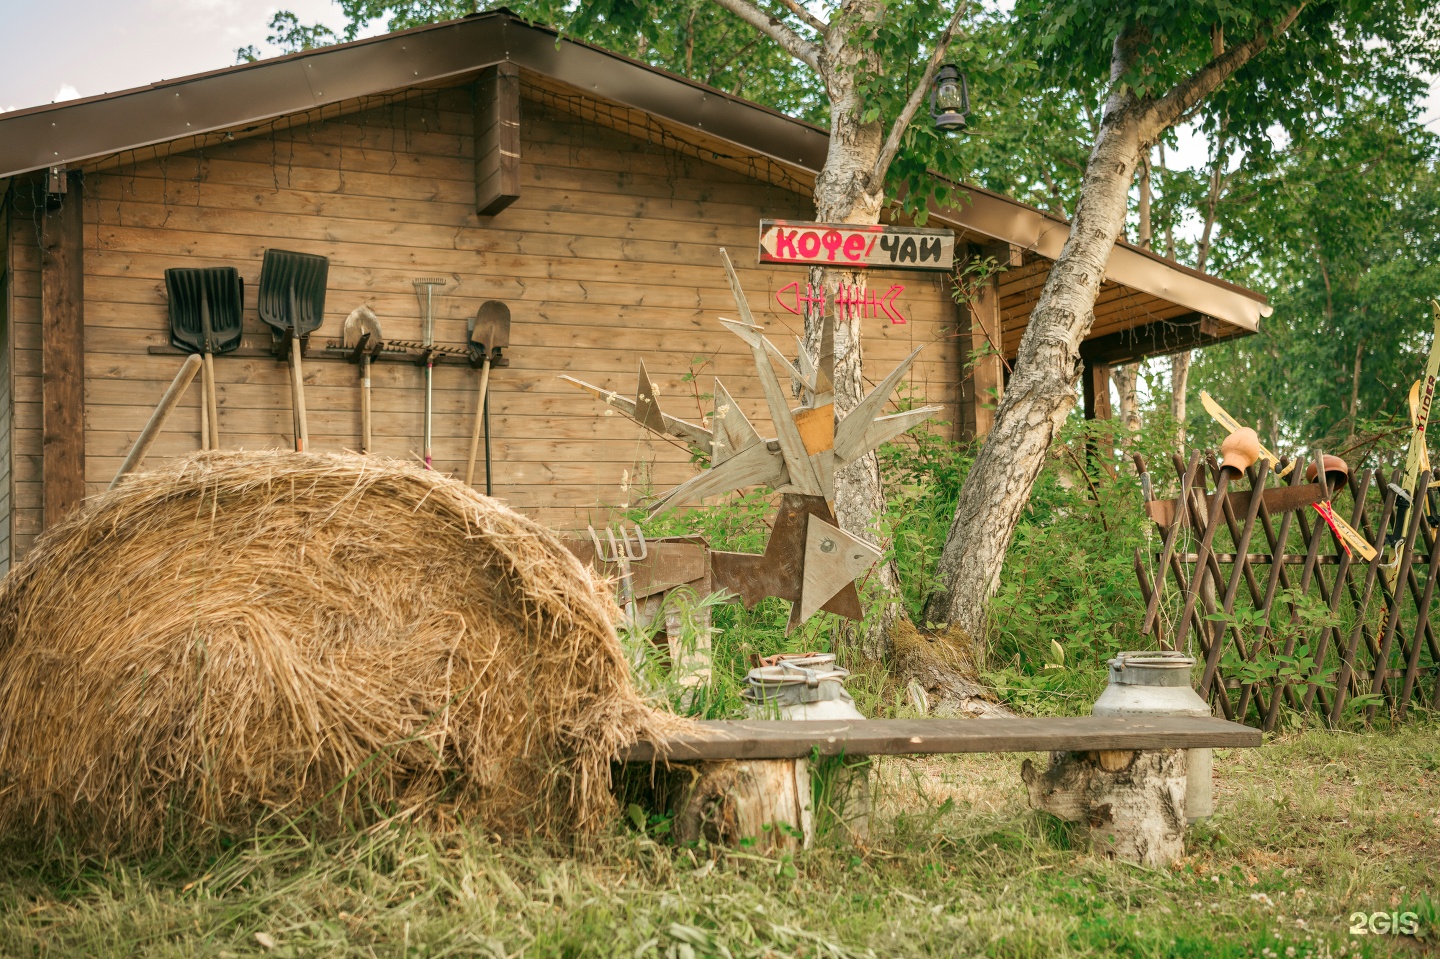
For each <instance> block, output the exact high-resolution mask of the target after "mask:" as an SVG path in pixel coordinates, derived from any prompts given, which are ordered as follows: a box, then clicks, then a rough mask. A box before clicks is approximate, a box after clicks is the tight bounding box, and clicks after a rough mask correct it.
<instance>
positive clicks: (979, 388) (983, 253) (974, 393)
mask: <svg viewBox="0 0 1440 959" xmlns="http://www.w3.org/2000/svg"><path fill="white" fill-rule="evenodd" d="M1003 246H1004V250H1003V252H1004V258H1003V259H1001V258H1000V257H998V256H996V254H997V253H999V252H1001V251H1000V250H999V249H998V248H991V247H984V248H981V247H971V248H970V250H969V252H968V258H969V259H985V258H993V259H995V260H996V264H997V265H999V266H1004V265H1008V264H1009V263H1010V247H1009V245H1008V244H1005V245H1003ZM956 309H957V320H958V321H959V324H960V330H961V341H962V348H963V351H964V363H965V365H966V367H967V368H968V369H967V374H966V376H965V377H964V380H963V381H962V383H963V385H962V392H961V404H962V406H963V407H967V408H966V409H963V410H962V420H961V427H962V429H963V430H964V432H965V433H968V434H969V435H970V436H971V437H973V438H975V439H979V438H980V437H982V436H985V435H987V434H988V433H989V432H990V429H991V427H993V426H994V425H995V407H997V406H998V405H999V403H1000V397H1001V396H1003V395H1004V392H1005V366H1004V363H1003V361H1002V360H1001V349H1002V343H1001V317H1000V275H999V273H998V272H994V273H991V274H990V275H989V276H987V277H986V278H985V279H984V281H982V282H981V283H980V284H979V285H978V286H977V288H976V289H975V290H974V291H973V296H972V297H971V298H970V300H969V301H966V302H961V303H959V304H957V305H956Z"/></svg>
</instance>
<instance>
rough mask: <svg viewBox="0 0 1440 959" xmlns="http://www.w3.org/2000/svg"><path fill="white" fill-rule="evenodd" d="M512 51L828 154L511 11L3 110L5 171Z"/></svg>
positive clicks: (972, 220)
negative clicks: (74, 97) (515, 15)
mask: <svg viewBox="0 0 1440 959" xmlns="http://www.w3.org/2000/svg"><path fill="white" fill-rule="evenodd" d="M507 60H508V61H510V62H513V63H515V64H517V65H519V66H521V67H523V68H525V69H527V70H531V71H534V72H535V73H539V74H543V75H545V76H548V77H551V78H552V79H554V80H556V81H559V82H561V83H564V84H566V85H568V86H571V87H574V88H576V89H579V90H582V91H585V92H587V93H589V94H591V95H593V96H594V97H596V98H597V99H601V100H609V101H612V102H615V103H618V104H621V105H623V106H626V107H630V108H633V109H636V110H640V111H643V112H645V113H648V114H651V115H653V116H656V117H658V118H662V119H664V120H667V121H670V122H672V123H676V124H680V125H683V126H685V127H689V128H692V129H694V130H697V131H700V132H702V133H704V134H706V135H708V136H711V137H716V138H719V139H721V140H724V141H727V142H729V143H732V144H734V145H735V146H736V147H738V148H740V149H742V150H745V151H748V152H749V153H751V154H754V155H757V156H764V157H768V158H770V159H772V160H775V161H777V162H779V163H781V164H784V165H787V166H792V167H795V168H798V169H800V170H804V171H807V172H810V173H812V174H813V173H818V172H819V170H820V168H821V167H822V166H823V165H824V162H825V157H826V154H827V151H828V146H829V136H828V134H827V133H826V132H825V131H824V130H822V129H820V128H819V127H815V126H813V125H811V124H808V123H805V122H803V121H800V120H796V119H795V118H793V117H788V116H785V115H784V114H782V113H778V112H776V111H774V110H771V109H769V108H767V107H763V106H761V105H759V104H756V103H752V102H750V101H748V100H743V99H740V98H739V97H735V96H731V95H730V94H727V93H724V92H723V91H720V90H716V89H714V88H712V87H707V86H705V85H703V84H699V83H696V82H694V81H692V80H688V79H686V78H684V77H680V76H677V75H675V74H672V73H669V72H667V71H664V70H660V69H658V68H656V67H652V66H650V65H648V64H644V63H640V62H638V61H635V60H631V59H629V58H628V57H624V56H620V55H619V54H615V53H611V52H609V51H606V50H601V49H599V48H598V47H593V46H590V45H587V44H584V43H578V42H575V41H571V40H565V39H562V38H560V37H559V36H558V34H556V33H555V32H554V31H552V30H548V29H545V28H542V27H537V26H533V25H530V24H527V23H525V22H523V21H521V20H519V19H517V18H515V17H514V16H513V15H511V14H509V13H508V12H504V11H492V12H490V13H483V14H476V15H473V16H469V17H466V18H464V19H462V20H454V21H450V22H447V23H442V24H435V25H431V26H425V27H417V28H415V29H413V30H407V31H403V32H400V33H392V34H387V35H385V36H380V37H371V38H368V39H365V40H357V41H354V42H352V43H345V44H340V45H337V46H333V47H324V48H321V49H318V50H311V51H305V52H303V53H296V54H291V55H289V56H286V57H280V58H276V59H272V60H264V61H261V62H258V63H251V64H241V65H239V66H234V67H229V68H226V69H223V70H216V71H213V72H210V73H203V74H197V75H195V76H190V77H184V78H181V79H177V80H169V81H164V82H161V83H155V84H151V85H149V86H145V87H138V88H135V89H131V90H124V91H121V92H118V93H110V94H105V95H103V96H98V97H89V98H86V99H82V100H68V101H65V102H62V103H55V104H49V105H46V106H40V107H34V108H30V109H26V110H17V111H12V112H9V113H4V114H0V178H4V177H9V176H12V175H15V174H20V173H28V172H32V171H36V170H43V169H46V168H48V167H52V166H59V165H69V166H73V165H78V164H82V163H85V162H88V161H93V160H97V159H100V158H102V157H107V156H112V155H114V154H117V153H123V152H125V151H131V150H136V149H140V148H144V147H152V146H156V145H158V144H162V143H168V142H171V141H174V140H177V139H180V138H188V137H193V136H196V135H202V134H207V133H215V132H218V131H225V130H233V129H237V128H245V127H248V126H253V125H255V124H260V123H265V122H269V121H273V120H276V119H278V118H282V117H286V116H292V115H295V114H301V113H305V112H308V111H313V110H316V109H321V108H324V107H326V106H329V105H333V104H338V103H344V102H346V101H351V100H355V99H357V98H361V97H367V96H375V95H380V94H387V93H394V92H397V91H401V90H405V89H407V88H410V87H416V86H435V85H441V84H444V83H445V82H447V81H452V82H458V81H460V80H462V79H463V78H464V77H466V76H467V75H473V74H476V73H478V72H479V71H480V70H482V69H484V68H485V67H488V66H491V65H493V64H495V63H499V62H501V61H507ZM961 188H962V189H963V190H964V191H966V193H967V194H968V202H967V203H965V204H963V205H958V206H948V207H944V208H938V209H936V210H935V215H936V217H937V219H939V220H940V221H942V222H944V223H947V224H949V225H952V226H954V227H956V228H958V229H960V230H962V231H965V232H967V233H971V234H975V235H978V236H981V237H988V238H990V239H992V240H994V241H996V242H1001V243H1008V244H1010V245H1012V246H1016V247H1019V248H1020V249H1022V250H1027V251H1031V252H1033V253H1035V254H1036V255H1038V256H1041V257H1044V258H1046V259H1049V260H1054V259H1056V258H1057V257H1058V256H1059V255H1060V250H1061V247H1062V246H1063V245H1064V243H1065V239H1066V237H1067V236H1068V233H1069V224H1068V223H1067V222H1065V221H1064V220H1061V219H1058V218H1056V217H1053V216H1050V215H1049V214H1047V213H1045V212H1043V211H1041V210H1038V209H1036V208H1034V207H1031V206H1028V205H1026V204H1024V203H1020V202H1018V201H1015V200H1012V199H1010V198H1008V197H1004V196H1001V195H999V194H995V193H991V192H989V191H987V190H983V189H980V188H978V187H974V186H970V185H962V187H961ZM1106 278H1107V279H1108V280H1111V281H1113V282H1114V283H1117V284H1120V285H1122V286H1125V287H1128V288H1131V289H1134V290H1139V291H1142V292H1144V293H1148V294H1151V295H1153V296H1156V297H1161V298H1163V299H1165V300H1168V301H1171V302H1173V303H1175V304H1177V305H1179V306H1183V307H1185V308H1188V309H1190V310H1193V311H1195V312H1197V313H1200V314H1204V315H1207V316H1213V317H1216V318H1218V319H1220V320H1224V321H1225V322H1227V323H1229V324H1232V325H1233V326H1235V327H1239V328H1240V329H1241V330H1245V331H1254V330H1256V329H1258V327H1259V322H1260V318H1261V317H1264V316H1268V315H1269V314H1270V313H1271V308H1270V306H1269V305H1268V304H1267V303H1266V301H1265V298H1264V297H1263V296H1261V295H1259V294H1257V293H1254V292H1252V291H1250V290H1246V289H1244V288H1243V287H1238V286H1234V285H1233V284H1230V283H1226V282H1224V281H1222V280H1219V279H1217V278H1215V277H1211V276H1206V275H1204V274H1201V273H1198V272H1196V271H1194V270H1191V269H1188V268H1186V267H1184V266H1181V265H1180V264H1178V263H1175V262H1174V261H1172V260H1167V259H1165V258H1163V257H1159V256H1156V255H1154V254H1151V253H1149V252H1147V251H1144V250H1141V249H1139V248H1137V247H1134V246H1132V245H1130V244H1128V243H1125V242H1124V241H1121V242H1119V243H1117V244H1116V247H1115V250H1114V252H1113V253H1112V254H1111V257H1110V262H1109V266H1108V267H1107V270H1106Z"/></svg>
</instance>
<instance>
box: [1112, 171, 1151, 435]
mask: <svg viewBox="0 0 1440 959" xmlns="http://www.w3.org/2000/svg"><path fill="white" fill-rule="evenodd" d="M1135 181H1136V183H1137V184H1138V185H1139V188H1140V189H1139V193H1140V198H1139V202H1138V203H1137V204H1136V208H1135V212H1136V214H1137V215H1138V220H1139V222H1138V229H1136V231H1135V241H1136V243H1137V244H1138V245H1139V246H1140V249H1142V250H1148V249H1150V248H1151V246H1152V236H1153V230H1152V228H1151V219H1150V206H1151V203H1150V201H1151V188H1150V151H1149V150H1146V151H1145V152H1144V154H1143V155H1142V156H1141V157H1140V167H1139V170H1138V171H1137V172H1136V175H1135ZM1112 376H1113V378H1114V380H1115V391H1116V392H1117V393H1118V394H1119V395H1120V422H1121V423H1123V424H1124V425H1125V428H1126V429H1127V430H1130V431H1132V432H1134V431H1135V430H1138V429H1140V364H1139V363H1126V364H1124V365H1122V366H1119V367H1116V369H1115V371H1114V373H1113V374H1112Z"/></svg>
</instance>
